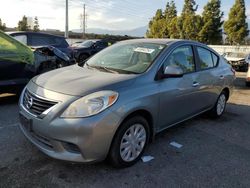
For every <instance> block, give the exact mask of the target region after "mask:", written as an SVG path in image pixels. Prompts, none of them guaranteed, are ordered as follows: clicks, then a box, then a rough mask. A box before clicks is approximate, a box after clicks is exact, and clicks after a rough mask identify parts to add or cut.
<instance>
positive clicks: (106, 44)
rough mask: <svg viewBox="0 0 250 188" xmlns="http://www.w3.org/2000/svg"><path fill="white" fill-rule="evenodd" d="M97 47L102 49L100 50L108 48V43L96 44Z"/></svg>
mask: <svg viewBox="0 0 250 188" xmlns="http://www.w3.org/2000/svg"><path fill="white" fill-rule="evenodd" d="M96 46H97V47H100V48H105V47H107V46H108V43H107V42H99V41H98V42H96Z"/></svg>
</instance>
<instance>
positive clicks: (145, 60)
mask: <svg viewBox="0 0 250 188" xmlns="http://www.w3.org/2000/svg"><path fill="white" fill-rule="evenodd" d="M164 48H165V45H163V44H154V43H118V44H115V45H113V46H111V47H108V48H106V49H105V50H103V51H101V52H99V53H98V54H96V55H95V56H93V57H92V58H91V59H89V60H88V61H87V62H86V66H88V67H92V68H100V69H101V70H106V71H107V70H111V71H112V72H114V71H116V72H117V73H125V74H126V73H127V74H129V73H133V74H140V73H143V72H145V71H146V70H147V69H148V68H149V67H150V65H151V64H152V62H153V61H154V59H155V58H156V57H157V55H158V54H159V53H160V52H161V51H162V50H163V49H164ZM111 71H110V72H111Z"/></svg>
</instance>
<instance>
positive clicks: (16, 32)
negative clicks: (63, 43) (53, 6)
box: [6, 31, 65, 38]
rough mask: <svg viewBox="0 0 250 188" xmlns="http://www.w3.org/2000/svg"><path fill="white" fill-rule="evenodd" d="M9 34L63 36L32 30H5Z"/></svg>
mask: <svg viewBox="0 0 250 188" xmlns="http://www.w3.org/2000/svg"><path fill="white" fill-rule="evenodd" d="M6 33H7V34H9V35H15V34H35V35H46V36H52V37H58V38H65V37H63V36H59V35H53V34H49V33H43V32H32V31H11V32H6Z"/></svg>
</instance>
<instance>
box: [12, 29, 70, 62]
mask: <svg viewBox="0 0 250 188" xmlns="http://www.w3.org/2000/svg"><path fill="white" fill-rule="evenodd" d="M7 34H9V35H10V36H12V37H14V38H15V39H16V40H18V41H20V42H22V43H23V44H25V45H27V46H30V47H32V48H37V47H40V46H43V47H44V46H53V47H56V48H57V49H59V50H60V51H62V52H64V53H65V54H67V55H68V56H69V57H70V58H71V57H72V58H73V50H72V49H71V48H70V46H69V44H68V42H67V41H66V39H65V37H62V36H57V35H51V34H47V33H41V32H30V31H17V32H7Z"/></svg>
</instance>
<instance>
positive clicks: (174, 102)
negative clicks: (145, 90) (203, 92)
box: [159, 45, 200, 129]
mask: <svg viewBox="0 0 250 188" xmlns="http://www.w3.org/2000/svg"><path fill="white" fill-rule="evenodd" d="M194 57H195V56H194V50H193V47H192V46H191V45H184V46H179V47H177V48H175V49H174V50H173V52H172V53H171V54H170V55H169V56H168V57H167V59H166V60H165V62H164V64H163V66H164V68H163V69H165V67H166V66H168V65H177V66H179V67H181V68H182V69H183V71H184V75H183V77H181V78H166V79H164V80H161V81H160V84H159V86H160V110H159V125H160V129H164V128H166V127H168V126H170V125H172V124H175V123H177V122H180V121H182V120H184V119H186V118H188V117H190V116H192V115H194V114H196V113H198V112H199V109H200V104H199V103H198V102H197V101H200V100H199V92H198V91H199V90H198V84H197V82H196V63H195V58H194Z"/></svg>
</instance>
